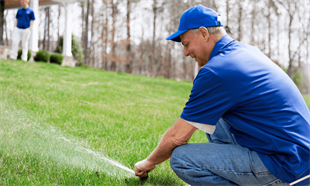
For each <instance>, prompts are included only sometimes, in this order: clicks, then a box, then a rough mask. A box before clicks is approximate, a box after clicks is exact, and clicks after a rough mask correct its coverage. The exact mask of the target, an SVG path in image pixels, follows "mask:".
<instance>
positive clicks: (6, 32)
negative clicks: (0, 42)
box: [4, 11, 9, 46]
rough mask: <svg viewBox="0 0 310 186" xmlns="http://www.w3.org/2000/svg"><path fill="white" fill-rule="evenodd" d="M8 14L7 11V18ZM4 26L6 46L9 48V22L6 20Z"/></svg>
mask: <svg viewBox="0 0 310 186" xmlns="http://www.w3.org/2000/svg"><path fill="white" fill-rule="evenodd" d="M8 12H9V11H6V14H5V17H7V16H8ZM4 26H5V44H6V45H7V46H8V45H9V37H8V35H9V34H8V24H7V21H6V19H4Z"/></svg>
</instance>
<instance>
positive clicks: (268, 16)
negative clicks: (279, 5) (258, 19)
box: [267, 0, 271, 58]
mask: <svg viewBox="0 0 310 186" xmlns="http://www.w3.org/2000/svg"><path fill="white" fill-rule="evenodd" d="M267 20H268V57H269V58H271V0H268V15H267Z"/></svg>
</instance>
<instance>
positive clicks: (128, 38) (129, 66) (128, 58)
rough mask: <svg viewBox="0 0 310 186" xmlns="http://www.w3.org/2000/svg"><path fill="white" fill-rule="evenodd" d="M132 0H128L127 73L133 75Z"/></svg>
mask: <svg viewBox="0 0 310 186" xmlns="http://www.w3.org/2000/svg"><path fill="white" fill-rule="evenodd" d="M130 6H131V5H130V0H127V16H126V24H127V40H126V45H127V46H126V56H127V57H126V72H127V73H132V59H131V45H130V13H131V8H130Z"/></svg>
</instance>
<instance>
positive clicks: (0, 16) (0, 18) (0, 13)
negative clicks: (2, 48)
mask: <svg viewBox="0 0 310 186" xmlns="http://www.w3.org/2000/svg"><path fill="white" fill-rule="evenodd" d="M3 25H4V1H0V45H4V42H3Z"/></svg>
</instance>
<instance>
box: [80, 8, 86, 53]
mask: <svg viewBox="0 0 310 186" xmlns="http://www.w3.org/2000/svg"><path fill="white" fill-rule="evenodd" d="M80 7H81V9H82V12H81V19H82V35H81V41H82V47H83V49H84V42H83V41H84V37H85V29H84V27H85V2H81V3H80Z"/></svg>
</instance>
